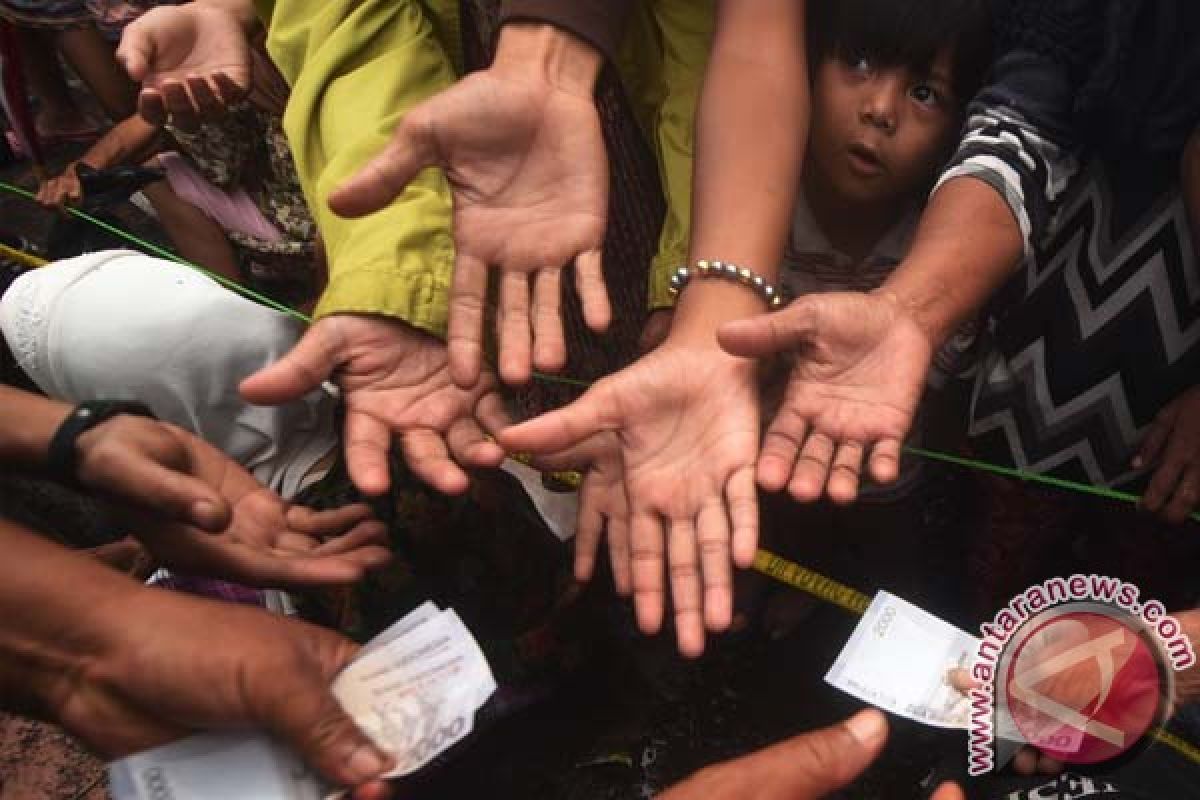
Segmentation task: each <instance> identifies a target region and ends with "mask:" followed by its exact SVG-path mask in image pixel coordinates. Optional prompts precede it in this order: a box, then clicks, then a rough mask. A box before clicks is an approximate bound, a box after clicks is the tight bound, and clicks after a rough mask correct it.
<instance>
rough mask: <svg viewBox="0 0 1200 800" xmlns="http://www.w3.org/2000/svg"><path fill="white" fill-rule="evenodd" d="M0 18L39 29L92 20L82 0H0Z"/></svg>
mask: <svg viewBox="0 0 1200 800" xmlns="http://www.w3.org/2000/svg"><path fill="white" fill-rule="evenodd" d="M0 18H2V19H6V20H8V21H9V22H11V23H13V24H14V25H18V26H20V27H22V28H37V29H41V30H68V29H70V28H80V27H84V26H86V25H90V24H91V22H92V15H91V14H90V13H89V12H88V10H87V9H86V8H85V7H84V0H0Z"/></svg>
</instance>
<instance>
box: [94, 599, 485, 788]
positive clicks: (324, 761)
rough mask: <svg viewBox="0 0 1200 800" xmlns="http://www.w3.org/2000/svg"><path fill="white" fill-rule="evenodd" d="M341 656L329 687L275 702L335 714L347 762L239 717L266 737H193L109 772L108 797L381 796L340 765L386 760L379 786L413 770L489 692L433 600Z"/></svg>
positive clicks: (469, 718)
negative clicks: (350, 790) (350, 743)
mask: <svg viewBox="0 0 1200 800" xmlns="http://www.w3.org/2000/svg"><path fill="white" fill-rule="evenodd" d="M329 635H330V636H333V634H329ZM335 638H336V637H335ZM342 641H343V642H344V640H342ZM342 655H343V656H344V658H342V659H341V660H340V661H339V662H338V664H339V666H342V665H344V666H345V668H344V669H342V670H341V672H340V673H338V674H337V677H336V678H335V679H334V678H333V673H334V672H335V671H336V670H334V671H324V672H322V673H321V682H320V685H319V686H315V685H309V686H307V687H304V693H303V694H301V693H299V692H297V693H295V694H293V695H291V696H289V697H287V698H280V703H281V704H280V706H279V707H278V708H279V709H280V713H291V712H288V711H286V709H288V708H289V707H293V708H299V709H303V708H305V707H310V706H313V705H314V704H317V705H322V706H323V705H325V704H328V705H329V706H332V707H333V708H334V709H336V714H337V717H338V720H339V723H338V724H342V723H344V724H345V725H346V726H347V727H348V728H350V729H352V730H353V731H354V734H355V736H356V737H357V739H356V741H357V742H358V745H359V746H358V748H357V749H356V750H354V751H353V752H349V751H346V750H345V748H341V749H340V751H339V752H340V754H341V756H342V758H343V759H347V758H348V760H349V763H333V762H332V761H331V759H332V758H333V757H334V756H335V755H336V754H335V753H330V752H326V751H323V750H322V749H321V748H320V747H317V746H309V747H302V746H301V745H302V744H304V743H305V742H303V741H302V740H298V739H297V738H296V736H294V735H292V736H289V735H288V734H289V731H290V729H287V728H281V727H280V726H278V725H271V724H270V723H271V720H270V719H253V718H247V720H246V721H248V722H252V723H253V722H258V723H260V724H261V725H262V726H263V727H264V728H266V730H265V731H255V730H241V731H238V732H226V733H210V734H202V735H198V736H192V737H190V738H188V739H183V740H182V741H178V742H176V743H174V744H170V745H167V746H165V747H159V748H157V749H155V750H149V751H146V752H142V753H138V754H137V755H134V756H130V757H129V758H126V759H123V760H121V761H119V762H117V763H115V764H113V766H112V770H111V774H112V795H113V797H114V798H115V800H151V799H152V798H158V797H165V796H169V797H171V798H173V800H200V798H212V797H219V798H221V799H222V800H321V798H326V797H340V796H342V794H343V792H341V791H339V790H337V789H335V788H333V787H335V786H351V787H356V789H355V792H354V796H355V797H356V798H357V800H367V799H368V798H375V797H380V796H383V795H381V794H380V792H382V791H384V787H383V786H382V785H380V784H377V783H370V784H367V785H363V783H362V781H361V780H348V779H347V777H346V776H347V775H348V774H350V773H351V772H352V771H353V770H352V769H349V768H359V767H362V766H364V765H365V764H366V762H367V760H368V758H370V759H385V758H386V760H387V762H388V764H387V766H386V767H384V766H382V762H380V761H378V760H375V761H373V762H372V764H373V765H375V766H379V770H378V771H375V772H373V773H372V777H379V776H380V772H382V771H383V770H384V769H386V774H384V775H383V776H382V777H387V778H392V777H399V776H402V775H408V774H410V773H412V772H414V771H416V770H418V769H420V768H421V767H423V766H425V765H426V764H428V763H429V762H430V761H432V760H433V759H434V758H436V757H437V756H439V755H440V754H442V753H443V752H445V751H446V750H448V749H449V748H450V747H452V746H453V745H455V744H457V743H458V742H459V741H461V740H462V739H464V738H465V737H466V736H467V735H468V734H470V733H471V730H472V729H473V727H474V721H475V712H476V711H477V710H478V709H479V707H480V706H482V705H483V703H484V702H485V701H486V700H487V699H488V698H489V697H490V696H491V694H492V692H494V691H495V689H496V683H495V680H494V679H493V678H492V673H491V669H490V668H489V667H488V665H487V662H486V661H485V660H484V657H483V653H482V652H481V651H480V649H479V645H478V644H477V643H476V642H475V639H474V638H473V637H472V636H471V634H470V632H469V631H467V629H466V626H464V625H463V623H462V621H461V620H460V619H459V618H458V615H457V614H455V613H454V612H453V611H449V610H447V611H439V610H438V609H437V607H436V606H434V605H433V604H432V603H426V604H425V605H423V606H421V607H420V608H417V609H416V610H414V611H413V612H412V613H411V614H409V615H408V616H406V617H404V618H403V619H401V620H400V621H399V622H397V623H396V624H395V625H393V626H392V627H391V628H389V629H388V630H386V631H384V632H383V633H382V634H380V635H379V636H377V637H375V638H374V639H373V640H371V641H370V642H368V643H367V644H366V645H365V646H364V647H363V648H362V649H361V650H359V651H358V653H357V654H354V655H353V658H351V657H350V653H349V652H348V651H345V652H343V653H342ZM331 679H332V686H330V680H331ZM333 730H334V729H333V728H328V727H326V728H322V727H320V726H317V727H312V728H310V730H308V731H306V735H308V736H310V737H312V738H315V739H318V740H320V742H322V743H326V744H328V743H329V742H326V740H325V734H326V733H329V732H332V731H333ZM268 732H269V733H274V734H275V735H276V737H277V738H273V737H271V736H269V735H268ZM364 737H365V738H364ZM286 745H291V746H293V747H296V748H297V749H296V750H295V751H293V750H291V749H290V748H289V747H288V746H286ZM385 753H386V756H385V755H383V754H385ZM302 758H303V759H304V760H301V759H302ZM304 761H308V762H309V764H311V765H312V766H313V767H316V768H317V770H319V772H320V774H319V775H317V774H314V773H313V772H312V771H311V770H310V769H309V768H308V767H307V766H306V765H305V763H304ZM322 778H324V780H322ZM330 779H332V781H333V782H334V783H333V784H330V783H329V781H330Z"/></svg>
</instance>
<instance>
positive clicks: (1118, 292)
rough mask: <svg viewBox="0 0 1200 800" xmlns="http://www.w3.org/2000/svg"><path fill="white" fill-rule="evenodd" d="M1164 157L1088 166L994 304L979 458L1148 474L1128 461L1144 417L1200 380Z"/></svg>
mask: <svg viewBox="0 0 1200 800" xmlns="http://www.w3.org/2000/svg"><path fill="white" fill-rule="evenodd" d="M1162 166H1163V169H1161V170H1160V172H1161V173H1162V174H1161V175H1160V176H1158V177H1156V176H1154V175H1151V174H1148V172H1150V170H1148V169H1133V170H1130V171H1129V174H1125V175H1118V174H1117V173H1116V170H1115V169H1112V168H1105V167H1104V166H1101V165H1100V164H1093V165H1092V166H1090V167H1089V168H1088V169H1087V171H1086V172H1085V173H1084V174H1083V175H1081V176H1080V177H1079V178H1078V179H1077V181H1076V182H1075V185H1074V186H1073V187H1072V188H1071V190H1070V191H1069V192H1068V193H1067V195H1066V196H1064V198H1063V201H1062V203H1061V204H1060V205H1059V212H1058V214H1057V216H1056V218H1055V223H1054V224H1053V225H1052V228H1051V234H1050V236H1049V237H1048V238H1047V239H1046V240H1045V244H1044V245H1043V246H1042V247H1039V248H1038V249H1037V252H1036V254H1035V255H1034V256H1033V257H1032V258H1028V259H1026V263H1025V265H1024V266H1023V268H1022V272H1021V273H1020V274H1019V275H1018V276H1016V277H1015V278H1014V280H1013V281H1012V282H1010V284H1009V286H1008V287H1006V289H1005V291H1004V292H1002V294H1001V295H1000V297H999V298H998V300H997V302H996V303H995V304H994V306H993V316H992V319H991V323H990V328H991V330H990V335H989V337H988V346H987V347H986V348H985V349H984V353H985V355H984V357H983V359H982V363H981V365H980V369H979V372H978V374H977V376H976V380H975V386H974V389H973V392H972V397H971V407H970V429H969V433H970V436H971V437H972V444H973V447H974V449H975V450H976V451H977V452H978V453H979V454H980V455H981V456H984V457H988V458H991V459H994V460H997V461H999V462H1001V463H1007V464H1011V465H1013V466H1016V467H1019V468H1022V469H1026V470H1030V471H1034V472H1039V473H1049V474H1055V475H1058V476H1060V477H1064V478H1068V479H1073V480H1080V481H1084V482H1088V483H1092V484H1096V485H1105V486H1126V487H1129V486H1131V485H1135V484H1137V483H1138V479H1139V477H1140V476H1139V475H1138V474H1136V473H1135V472H1133V471H1132V469H1131V466H1130V462H1131V460H1132V458H1133V456H1134V455H1135V454H1136V452H1137V447H1138V444H1139V443H1140V441H1141V438H1142V435H1143V433H1144V431H1145V429H1146V426H1148V425H1149V423H1150V422H1151V421H1152V420H1153V419H1154V416H1155V414H1157V413H1158V411H1159V409H1160V408H1161V407H1162V406H1163V405H1164V404H1165V403H1167V402H1169V401H1170V400H1172V399H1173V398H1174V397H1176V396H1177V395H1178V394H1180V393H1181V392H1183V391H1185V390H1186V389H1188V388H1191V387H1192V386H1193V385H1195V384H1197V383H1200V272H1198V270H1197V260H1196V255H1195V249H1194V247H1193V245H1192V238H1191V233H1190V227H1189V224H1188V218H1187V213H1186V209H1185V208H1184V204H1183V202H1182V199H1181V197H1180V195H1179V193H1178V191H1177V184H1171V183H1170V182H1169V176H1170V175H1171V174H1174V173H1173V171H1172V170H1173V165H1162ZM1148 186H1149V187H1150V188H1149V189H1147V187H1148ZM1162 186H1171V187H1172V188H1171V190H1170V191H1167V192H1165V193H1164V192H1162V191H1155V188H1156V187H1158V188H1161V187H1162Z"/></svg>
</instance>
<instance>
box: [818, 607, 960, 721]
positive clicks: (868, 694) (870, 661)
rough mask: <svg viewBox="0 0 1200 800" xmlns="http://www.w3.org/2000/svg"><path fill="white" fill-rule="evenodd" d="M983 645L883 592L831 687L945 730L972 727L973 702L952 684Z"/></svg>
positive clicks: (836, 667) (835, 669)
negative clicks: (950, 676)
mask: <svg viewBox="0 0 1200 800" xmlns="http://www.w3.org/2000/svg"><path fill="white" fill-rule="evenodd" d="M978 648H979V640H978V639H976V638H975V637H973V636H971V635H970V634H967V633H964V632H963V631H960V630H959V629H958V628H955V627H954V626H953V625H951V624H949V623H948V622H945V621H943V620H940V619H938V618H937V617H935V616H933V615H932V614H929V613H928V612H926V611H923V610H921V609H920V608H917V607H916V606H914V605H913V604H912V603H909V602H907V601H905V600H903V599H901V598H899V597H896V596H894V595H891V594H889V593H887V592H879V594H877V595H875V599H874V600H872V601H871V605H870V607H869V608H867V612H866V614H864V615H863V618H862V620H861V621H860V622H859V623H858V627H856V628H855V629H854V633H853V634H852V635H851V636H850V640H849V641H848V642H847V643H846V646H845V647H844V648H843V649H842V652H841V654H840V655H839V656H838V657H837V660H836V661H835V662H834V664H833V666H832V667H831V668H830V670H829V673H828V674H827V675H826V676H825V680H826V682H828V683H830V684H831V685H833V686H835V687H837V688H838V689H841V690H842V691H844V692H847V693H848V694H851V695H853V696H855V697H857V698H859V699H860V700H864V701H866V702H868V703H870V704H872V705H874V706H878V707H879V708H882V709H884V710H885V711H889V712H891V713H893V714H897V715H899V716H902V717H907V718H909V719H912V720H916V721H917V722H923V723H925V724H927V725H934V726H937V727H939V728H962V729H965V728H966V727H967V722H968V716H969V709H970V703H969V700H968V699H967V697H965V696H964V695H963V694H962V693H960V692H959V691H958V690H956V689H955V688H954V687H953V686H951V685H950V683H949V681H948V673H949V672H950V670H952V669H956V668H963V669H970V667H971V664H972V662H973V660H974V658H975V653H976V652H977V650H978Z"/></svg>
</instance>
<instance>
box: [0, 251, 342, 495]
mask: <svg viewBox="0 0 1200 800" xmlns="http://www.w3.org/2000/svg"><path fill="white" fill-rule="evenodd" d="M0 328H2V329H3V331H4V337H5V339H6V340H7V341H8V343H9V346H10V347H11V349H12V350H13V352H14V354H15V355H16V358H17V361H18V362H19V363H20V365H21V367H22V368H23V369H24V370H25V371H26V372H27V373H28V374H29V376H30V377H31V378H32V379H33V380H34V381H35V382H36V383H37V385H38V386H40V387H41V388H42V390H43V391H44V392H46V394H48V395H50V396H51V397H55V398H58V399H61V400H65V401H68V402H72V403H78V402H82V401H85V400H109V399H114V400H136V401H138V402H141V403H145V404H146V405H147V406H149V407H150V408H151V409H152V410H153V411H154V413H155V414H157V415H158V416H159V418H160V419H163V420H166V421H169V422H172V423H175V424H176V425H179V426H180V427H182V428H185V429H187V430H189V431H192V432H193V433H195V434H197V435H198V436H200V437H202V438H204V439H205V440H207V441H208V442H209V443H211V444H212V445H214V446H215V447H217V448H219V449H221V450H223V451H224V452H225V453H227V454H228V455H229V456H231V457H232V458H233V459H235V460H236V461H237V462H238V463H240V464H242V465H243V466H245V467H246V468H247V469H249V470H250V471H251V472H252V473H254V475H255V477H257V478H258V479H259V480H260V481H261V482H263V483H264V484H266V485H267V486H270V487H271V488H272V489H274V490H276V491H278V492H279V493H280V494H282V495H284V496H285V497H291V496H292V495H293V494H294V493H295V492H296V491H297V490H298V487H299V485H300V481H301V479H302V478H303V477H304V474H305V472H306V471H307V470H308V469H309V467H311V466H312V465H313V464H314V463H316V462H317V461H318V460H319V459H320V458H321V457H322V456H324V455H325V454H326V453H328V452H329V451H330V450H331V449H333V448H334V447H336V446H337V436H336V433H335V431H334V428H333V425H334V400H333V398H332V397H330V396H329V395H328V394H327V393H326V392H324V391H320V390H318V391H315V392H312V393H310V394H309V395H307V396H306V397H304V398H302V399H301V400H299V401H297V402H293V403H289V404H287V405H284V406H279V407H271V408H260V407H255V406H251V405H249V404H247V403H246V402H245V401H243V400H242V399H241V397H240V396H239V394H238V390H237V387H238V384H239V383H240V382H241V381H242V380H243V379H244V378H246V377H248V376H249V375H252V374H253V373H255V372H257V371H258V370H259V369H261V368H262V367H264V366H266V365H267V364H270V363H272V362H274V361H276V360H278V359H279V358H280V357H281V356H283V355H284V354H285V353H286V352H287V351H288V350H290V349H291V347H292V345H293V344H295V342H296V340H297V339H298V338H299V336H300V334H301V333H302V331H303V326H302V324H301V323H299V322H298V321H296V320H294V319H292V318H291V317H289V316H287V315H285V314H281V313H279V312H277V311H272V310H271V309H268V308H265V307H263V306H261V305H258V304H257V303H254V302H251V301H250V300H246V299H244V298H242V297H240V296H238V295H236V294H234V293H233V292H231V291H229V290H227V289H225V288H223V287H222V286H220V285H219V284H218V283H216V282H215V281H213V280H212V279H211V278H208V277H207V276H205V275H203V274H202V273H200V272H197V271H195V270H192V269H189V268H187V267H184V266H182V265H179V264H175V263H173V262H170V261H164V260H160V259H156V258H150V257H148V256H144V255H141V254H140V253H133V252H129V251H108V252H102V253H91V254H88V255H84V256H80V257H78V258H72V259H68V260H66V261H60V262H57V263H54V264H51V265H48V266H46V267H42V268H40V269H36V270H32V271H30V272H28V273H26V274H25V275H22V276H21V277H20V278H18V279H17V280H16V281H15V282H14V283H13V285H12V286H11V288H10V289H9V290H8V292H6V293H5V295H4V297H3V298H2V299H0Z"/></svg>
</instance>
